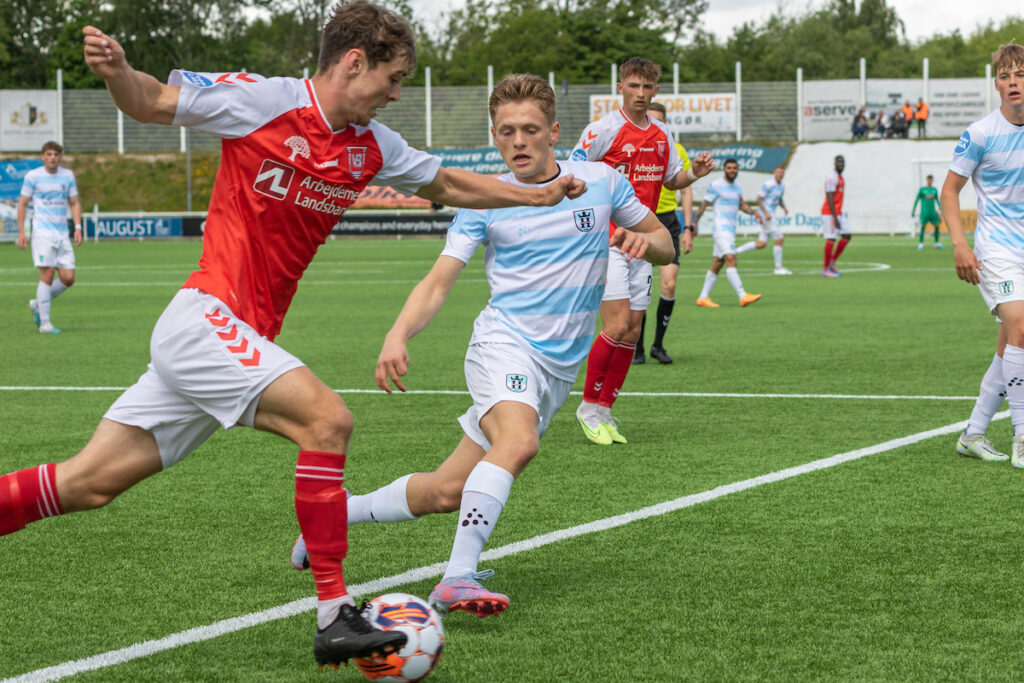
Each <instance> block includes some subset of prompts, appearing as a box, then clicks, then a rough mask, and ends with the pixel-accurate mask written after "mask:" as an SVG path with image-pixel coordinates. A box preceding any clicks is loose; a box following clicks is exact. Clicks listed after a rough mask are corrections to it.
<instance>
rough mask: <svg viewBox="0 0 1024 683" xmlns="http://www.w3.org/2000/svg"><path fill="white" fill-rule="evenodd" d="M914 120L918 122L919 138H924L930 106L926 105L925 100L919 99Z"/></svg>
mask: <svg viewBox="0 0 1024 683" xmlns="http://www.w3.org/2000/svg"><path fill="white" fill-rule="evenodd" d="M914 120H916V121H917V137H919V138H923V137H924V124H925V121H927V120H928V105H927V104H925V101H924V98H923V97H919V98H917V107H916V108H915V111H914Z"/></svg>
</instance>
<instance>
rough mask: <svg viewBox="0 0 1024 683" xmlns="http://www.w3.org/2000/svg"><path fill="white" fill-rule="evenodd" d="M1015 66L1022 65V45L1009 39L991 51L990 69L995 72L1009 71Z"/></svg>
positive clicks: (1023, 64) (1023, 57)
mask: <svg viewBox="0 0 1024 683" xmlns="http://www.w3.org/2000/svg"><path fill="white" fill-rule="evenodd" d="M1015 66H1016V67H1018V68H1019V67H1024V46H1021V45H1017V43H1015V42H1013V41H1010V42H1009V43H1007V44H1006V45H1000V46H999V49H998V50H996V51H995V52H993V53H992V71H994V72H995V73H997V74H998V73H999V72H1000V71H1009V70H1010V69H1012V68H1013V67H1015Z"/></svg>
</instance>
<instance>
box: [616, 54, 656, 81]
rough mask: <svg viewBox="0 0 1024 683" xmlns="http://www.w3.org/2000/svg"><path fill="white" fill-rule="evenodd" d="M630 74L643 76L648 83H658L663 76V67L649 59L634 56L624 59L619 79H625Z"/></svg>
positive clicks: (638, 76)
mask: <svg viewBox="0 0 1024 683" xmlns="http://www.w3.org/2000/svg"><path fill="white" fill-rule="evenodd" d="M630 76H636V77H637V78H642V79H643V80H644V81H646V82H648V83H657V82H658V79H659V78H661V67H660V66H658V65H657V64H655V63H654V62H652V61H651V60H649V59H644V58H643V57H633V58H632V59H627V60H626V61H624V62H623V63H622V66H620V67H619V81H624V80H626V79H627V78H629V77H630Z"/></svg>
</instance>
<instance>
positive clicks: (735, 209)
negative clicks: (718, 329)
mask: <svg viewBox="0 0 1024 683" xmlns="http://www.w3.org/2000/svg"><path fill="white" fill-rule="evenodd" d="M722 170H723V171H724V173H723V177H721V178H719V179H718V180H716V181H715V182H713V183H711V185H710V186H709V187H708V189H707V191H706V192H705V193H704V201H702V202H701V203H700V208H699V209H697V217H696V218H695V219H694V221H693V222H694V223H696V224H697V225H699V224H700V217H701V216H703V215H704V211H705V209H707V208H708V207H709V206H711V205H714V207H715V209H714V219H715V220H714V227H713V228H712V229H711V237H712V239H714V241H715V246H714V252H713V253H714V260H713V261H712V262H711V267H710V268H709V269H708V272H707V273H705V274H704V287H703V288H702V289H701V290H700V296H699V297H697V305H698V306H703V307H704V308H718V307H719V306H718V304H716V303H715V302H714V301H712V300H711V290H712V289H714V287H715V283H716V282H717V281H718V273H720V272H721V270H722V266H723V265H724V266H725V276H726V277H727V278H729V284H731V285H732V288H733V289H734V290H736V296H738V297H739V300H740V306H749V305H750V304H752V303H754V302H755V301H757V300H758V299H760V298H761V295H760V294H750V293H748V292H747V290H745V289H743V281H742V280H741V279H740V272H739V270H737V268H736V222H737V221H738V220H739V217H740V213H739V212H740V211H742V212H743V213H746V214H750V215H751V216H753V217H754V218H756V219H757V222H758V223H762V224H763V223H764V218H763V217H762V216H761V212H760V211H758V210H756V209H752V208H750V207H749V206H748V205H747V203H746V202H745V201H743V188H741V187H740V186H739V183H737V182H736V177H737V176H738V175H739V173H740V165H739V162H737V161H736V160H735V159H726V160H725V163H724V164H722Z"/></svg>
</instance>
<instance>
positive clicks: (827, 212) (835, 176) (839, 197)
mask: <svg viewBox="0 0 1024 683" xmlns="http://www.w3.org/2000/svg"><path fill="white" fill-rule="evenodd" d="M844 189H846V181H844V180H843V176H841V175H839V173H838V172H837V171H832V172H831V173H829V174H828V177H827V178H825V203H824V204H822V205H821V215H822V216H831V215H832V210H831V209H829V208H828V193H829V192H834V193H835V194H834V195H832V201H833V202H834V203H835V205H836V215H837V216H838V215H841V214H842V213H843V190H844Z"/></svg>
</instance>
